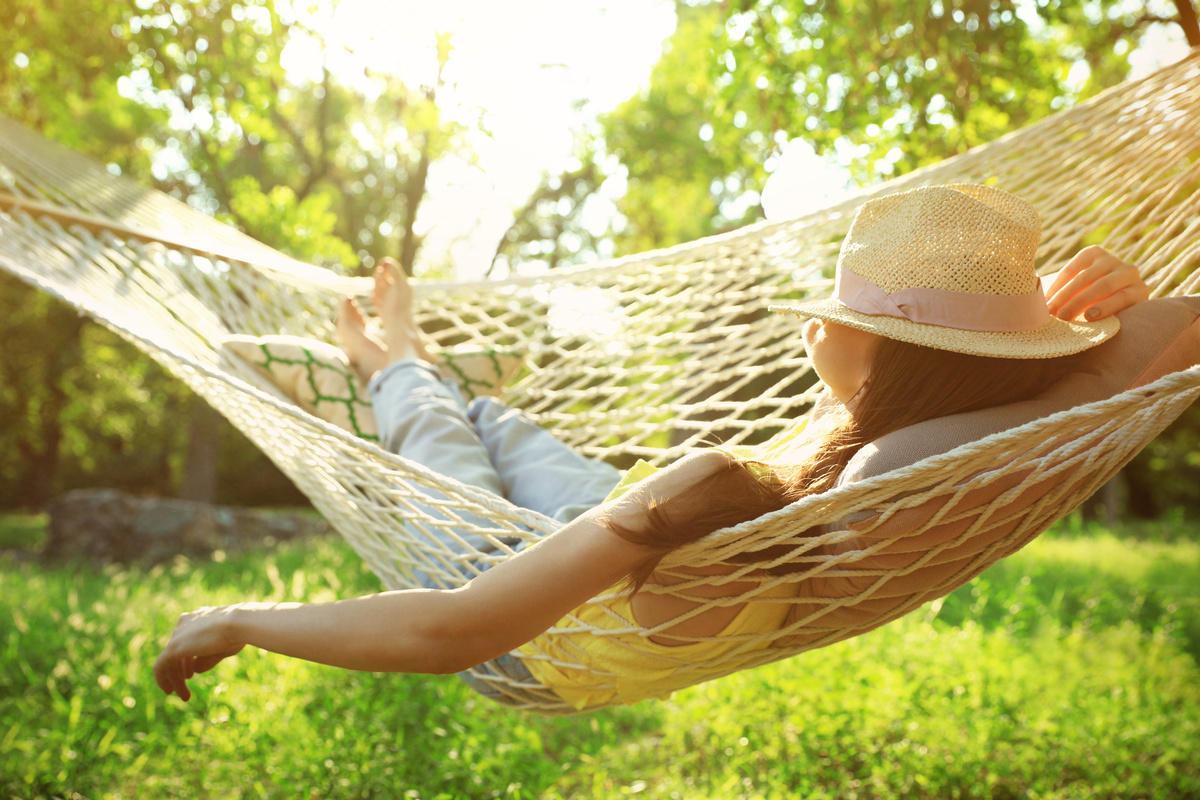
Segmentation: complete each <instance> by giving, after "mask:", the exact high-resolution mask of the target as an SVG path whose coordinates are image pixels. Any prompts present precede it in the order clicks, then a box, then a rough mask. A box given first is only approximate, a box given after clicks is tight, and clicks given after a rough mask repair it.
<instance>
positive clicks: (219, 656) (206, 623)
mask: <svg viewBox="0 0 1200 800" xmlns="http://www.w3.org/2000/svg"><path fill="white" fill-rule="evenodd" d="M236 608H238V607H237V606H222V607H220V608H198V609H196V610H195V611H193V612H191V613H190V614H184V615H183V616H181V617H180V618H179V622H178V623H176V625H175V632H174V633H173V634H171V640H170V641H169V642H167V646H166V647H164V648H163V651H162V653H160V654H159V656H158V659H157V660H156V661H155V662H154V680H155V681H156V682H157V683H158V688H160V689H162V690H163V691H164V692H166V693H167V694H172V693H174V694H177V695H179V698H180V699H181V700H184V701H187V700H190V699H191V697H192V693H191V691H190V690H189V689H188V685H187V681H188V679H189V678H191V677H192V676H193V675H195V674H196V673H198V672H207V671H208V670H210V669H212V668H213V667H215V666H216V665H217V664H219V663H221V661H223V660H225V659H226V658H229V657H231V656H236V655H237V654H238V653H240V652H241V651H242V648H243V647H245V646H246V645H245V643H244V642H237V641H234V640H233V639H231V638H229V634H228V632H227V630H228V627H229V626H228V624H227V622H228V620H229V617H230V615H231V614H232V613H233V611H234V610H235V609H236Z"/></svg>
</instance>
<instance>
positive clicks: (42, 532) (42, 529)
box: [0, 514, 48, 555]
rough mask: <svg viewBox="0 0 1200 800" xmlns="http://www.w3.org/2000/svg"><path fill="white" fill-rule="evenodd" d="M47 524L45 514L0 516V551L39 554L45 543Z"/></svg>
mask: <svg viewBox="0 0 1200 800" xmlns="http://www.w3.org/2000/svg"><path fill="white" fill-rule="evenodd" d="M47 522H48V519H47V517H46V515H45V514H5V515H0V551H3V550H12V551H18V552H21V553H27V554H30V555H32V554H34V553H38V552H40V551H41V549H42V545H43V544H45V542H46V524H47Z"/></svg>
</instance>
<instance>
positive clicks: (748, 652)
mask: <svg viewBox="0 0 1200 800" xmlns="http://www.w3.org/2000/svg"><path fill="white" fill-rule="evenodd" d="M806 423H807V420H801V421H800V422H799V423H797V424H796V425H793V426H792V427H791V428H789V429H786V430H784V431H782V432H781V433H780V434H779V435H777V436H776V437H774V438H773V439H772V440H771V441H769V442H767V443H765V444H762V445H759V446H757V447H752V448H731V449H730V450H728V451H727V452H729V454H730V455H732V456H734V457H735V458H740V459H754V460H760V461H762V462H765V463H770V462H771V461H775V460H776V459H784V458H788V457H789V452H790V451H791V450H792V448H794V447H796V446H799V445H801V444H802V437H801V436H800V434H802V433H803V432H804V430H805V427H806ZM655 472H657V468H655V467H654V466H652V465H650V464H647V463H646V462H644V461H639V462H638V463H637V464H636V465H634V466H633V467H632V468H631V469H630V470H629V471H628V472H627V473H626V474H625V476H624V478H623V479H622V480H621V482H620V483H619V484H618V485H617V487H616V488H615V489H614V490H613V492H612V494H610V495H609V498H608V499H610V500H611V499H613V498H615V497H619V496H620V495H621V494H623V493H624V492H626V491H628V489H629V488H630V487H631V486H633V484H635V483H637V482H638V481H641V480H644V479H646V478H647V477H649V476H650V475H653V474H654V473H655ZM794 594H795V586H794V585H793V584H790V583H785V584H781V585H779V586H776V587H773V588H772V589H770V590H767V591H764V592H763V593H762V594H760V595H759V596H757V597H756V598H754V599H752V600H750V601H748V602H747V603H746V604H745V605H744V606H743V607H742V609H741V610H740V611H739V612H738V613H737V615H736V616H735V617H734V618H733V619H732V620H731V621H730V622H729V624H728V625H726V626H725V628H723V629H722V630H721V632H720V633H718V634H717V635H716V636H713V637H709V638H706V639H704V640H702V641H698V642H694V643H688V644H683V645H677V646H667V645H660V644H656V643H654V642H652V641H650V639H649V637H648V636H646V635H645V633H644V631H643V629H642V628H641V627H640V626H639V625H638V623H637V621H636V619H635V618H634V614H633V609H632V607H631V604H630V596H629V593H628V592H627V591H626V590H624V589H622V588H621V587H613V588H612V589H611V590H610V591H609V593H608V594H606V595H605V596H603V597H602V598H600V600H599V602H592V603H588V604H586V605H584V606H582V607H580V608H578V609H576V610H575V611H574V612H573V613H571V614H569V615H568V616H566V617H564V618H563V619H561V620H559V622H558V623H557V624H556V625H555V626H554V627H552V628H551V629H550V630H548V631H546V632H545V633H543V634H542V635H541V636H539V637H537V638H536V639H534V640H533V641H532V642H530V643H529V644H526V645H524V646H522V647H521V648H519V649H518V651H517V652H518V654H519V655H520V657H521V660H522V661H523V662H524V663H525V666H526V667H528V669H529V671H530V672H531V673H532V674H533V676H534V677H535V678H536V679H537V680H538V682H540V683H541V684H542V685H543V686H546V687H547V688H549V689H552V690H553V691H554V692H555V694H557V695H558V696H559V697H561V698H562V699H563V700H565V701H566V702H568V703H570V704H571V705H573V706H574V707H576V708H580V709H583V708H588V707H593V706H597V705H603V704H606V703H611V702H613V701H614V700H616V701H620V702H623V703H635V702H637V701H639V700H644V699H647V698H651V697H666V696H668V695H669V694H670V693H671V692H673V691H674V690H676V689H679V688H683V687H685V686H689V685H691V684H694V683H697V682H699V681H702V680H707V679H709V678H714V677H717V676H719V675H724V674H728V673H729V672H732V671H735V670H737V669H740V668H742V667H743V666H748V665H749V664H750V663H751V662H753V661H754V660H755V659H756V658H758V657H760V651H761V650H762V649H763V648H764V647H766V646H767V643H766V642H765V641H764V640H763V639H762V638H761V637H760V636H759V634H761V633H764V632H770V631H775V630H779V629H780V628H781V627H783V625H784V622H785V620H786V619H787V615H788V612H789V610H790V609H791V602H790V600H791V598H792V596H793V595H794ZM714 663H719V664H720V666H719V667H715V666H712V665H713V664H714Z"/></svg>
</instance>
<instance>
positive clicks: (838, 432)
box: [605, 337, 1078, 590]
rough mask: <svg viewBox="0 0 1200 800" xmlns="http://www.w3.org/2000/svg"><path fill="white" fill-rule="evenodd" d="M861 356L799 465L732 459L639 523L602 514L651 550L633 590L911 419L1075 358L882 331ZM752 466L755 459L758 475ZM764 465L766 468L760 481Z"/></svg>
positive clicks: (633, 577)
mask: <svg viewBox="0 0 1200 800" xmlns="http://www.w3.org/2000/svg"><path fill="white" fill-rule="evenodd" d="M867 358H869V360H870V368H869V372H868V377H867V380H866V382H865V383H864V384H863V386H862V388H861V389H860V390H859V392H858V393H857V394H856V395H855V396H854V398H853V399H852V401H851V402H850V404H849V407H846V406H839V407H838V408H836V409H835V410H833V411H831V412H829V413H827V414H826V415H824V417H823V418H822V421H821V423H820V425H819V426H818V428H817V430H815V431H813V432H812V433H811V434H809V435H810V436H811V439H810V441H809V443H808V446H807V447H805V449H804V451H803V452H804V457H803V458H801V460H800V461H798V462H797V463H792V464H775V463H773V464H770V465H755V462H745V461H731V462H730V464H729V467H728V468H727V469H724V470H721V471H719V472H717V473H716V474H714V475H711V476H709V477H707V478H705V479H703V480H701V481H699V482H697V483H696V484H694V485H693V486H691V487H689V488H688V489H686V490H684V491H683V492H681V493H679V494H678V495H675V496H674V497H670V498H662V499H656V500H654V501H651V502H650V503H649V504H648V505H647V506H646V508H645V512H646V520H647V525H646V526H645V527H644V528H641V529H638V530H634V529H631V528H627V527H623V526H618V525H615V524H613V523H612V522H611V521H610V520H606V521H605V524H606V525H607V526H608V528H609V529H610V530H612V531H613V532H614V533H616V534H618V535H619V536H621V537H622V538H624V539H626V540H628V541H630V542H633V543H635V544H640V545H644V546H646V547H649V548H650V549H651V550H653V551H654V553H653V555H651V556H649V557H648V558H647V559H646V561H645V562H644V563H643V564H641V565H640V566H639V567H638V568H637V569H636V570H634V571H633V572H632V573H631V574H630V576H629V583H630V585H631V586H632V587H633V589H634V590H636V589H638V588H640V587H641V586H642V584H644V583H645V582H646V580H647V579H648V578H649V577H650V575H651V573H653V572H654V570H655V569H656V568H657V566H658V563H659V561H660V560H661V559H662V557H663V556H664V555H666V554H667V553H669V552H670V551H671V550H674V549H675V548H677V547H680V546H682V545H685V544H689V543H691V542H694V541H696V540H697V539H699V538H701V537H702V536H705V535H707V534H709V533H711V532H713V531H715V530H719V529H721V528H727V527H729V526H731V525H736V524H738V523H741V522H746V521H747V520H751V519H754V518H756V517H759V516H761V515H763V514H765V513H767V512H770V511H776V510H778V509H780V508H783V507H784V506H786V505H788V504H789V503H792V502H795V501H796V500H798V499H800V498H802V497H805V496H807V495H810V494H819V493H821V492H824V491H826V490H828V489H831V488H833V486H834V485H835V484H836V482H837V479H838V477H839V476H840V475H841V474H842V472H843V471H844V470H845V468H846V466H847V465H848V464H849V463H850V459H852V458H853V457H854V454H855V453H857V452H858V451H859V450H860V449H861V448H862V447H863V445H866V444H868V443H869V442H873V441H876V440H877V439H879V438H881V437H883V436H886V435H887V434H889V433H892V432H893V431H897V430H900V429H901V428H905V427H908V426H909V425H915V424H917V423H918V422H924V421H926V420H930V419H935V418H937V417H944V416H949V415H951V414H959V413H963V412H966V411H974V410H977V409H981V408H990V407H993V406H1000V405H1005V404H1007V403H1014V402H1017V401H1019V400H1027V399H1029V398H1031V397H1034V396H1036V395H1038V394H1040V393H1041V392H1042V391H1044V390H1045V389H1047V388H1049V387H1050V385H1051V384H1052V383H1054V382H1055V381H1056V380H1057V379H1058V378H1060V377H1062V376H1063V375H1065V374H1067V373H1068V372H1070V371H1071V370H1072V369H1073V368H1074V365H1075V361H1076V360H1077V358H1078V356H1061V357H1058V358H1049V359H1010V358H994V357H989V356H973V355H967V354H964V353H955V352H951V351H949V350H934V349H932V348H929V347H922V346H920V345H915V344H909V343H907V342H901V341H897V340H895V339H886V338H883V337H880V338H879V339H878V340H877V341H876V342H875V344H874V347H873V348H872V350H871V352H870V353H869V354H867ZM851 409H852V410H851ZM751 466H757V468H756V469H755V472H758V473H760V477H758V478H756V477H755V476H754V474H752V472H751V469H750V467H751ZM763 467H768V469H767V470H766V474H767V476H768V477H766V478H763V477H762V474H763V473H764V469H763ZM758 555H762V554H758Z"/></svg>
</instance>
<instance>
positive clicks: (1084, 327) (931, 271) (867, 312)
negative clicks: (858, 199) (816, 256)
mask: <svg viewBox="0 0 1200 800" xmlns="http://www.w3.org/2000/svg"><path fill="white" fill-rule="evenodd" d="M1040 236H1041V222H1040V221H1039V220H1038V215H1037V212H1036V211H1034V209H1033V206H1031V205H1029V203H1027V202H1025V201H1024V200H1022V199H1020V198H1019V197H1016V196H1015V195H1011V194H1008V193H1007V192H1002V191H1000V190H999V189H993V188H992V187H990V186H976V185H968V184H959V185H951V186H927V187H924V188H921V189H912V190H909V191H906V192H899V193H897V194H893V195H888V196H886V197H881V198H878V199H875V200H868V201H867V202H866V203H864V204H863V205H862V207H861V208H859V210H858V213H857V214H856V215H855V217H854V223H853V224H852V225H851V226H850V232H849V233H848V234H847V235H846V239H845V241H843V242H842V250H841V254H840V255H839V256H838V263H837V281H836V288H835V289H834V293H833V297H832V298H830V299H827V300H819V301H816V302H812V303H804V304H802V305H798V306H771V310H772V311H779V312H790V313H793V314H796V315H797V316H801V317H818V318H819V319H823V320H828V321H829V322H837V323H841V324H842V325H848V326H850V327H852V328H858V329H860V330H864V331H868V332H870V333H876V334H879V335H880V336H886V337H888V338H889V339H899V340H900V341H904V342H912V343H913V344H920V345H925V346H926V347H932V348H936V349H938V350H953V351H956V352H959V353H970V354H972V355H982V356H998V357H1001V358H1053V357H1055V356H1063V355H1068V354H1070V353H1077V352H1079V351H1080V350H1086V349H1087V348H1089V347H1093V346H1095V345H1098V344H1100V343H1101V342H1103V341H1105V340H1106V339H1108V338H1110V337H1112V335H1113V334H1115V333H1116V332H1117V330H1118V329H1119V328H1120V323H1119V322H1118V321H1117V320H1116V318H1113V317H1110V318H1108V319H1103V320H1099V321H1097V322H1075V321H1067V320H1061V319H1058V318H1057V317H1053V316H1051V315H1050V312H1049V311H1048V310H1047V308H1046V300H1045V297H1044V296H1043V294H1042V289H1041V284H1040V282H1039V280H1038V277H1037V273H1036V271H1035V266H1034V254H1035V253H1036V251H1037V245H1038V239H1039V238H1040Z"/></svg>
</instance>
